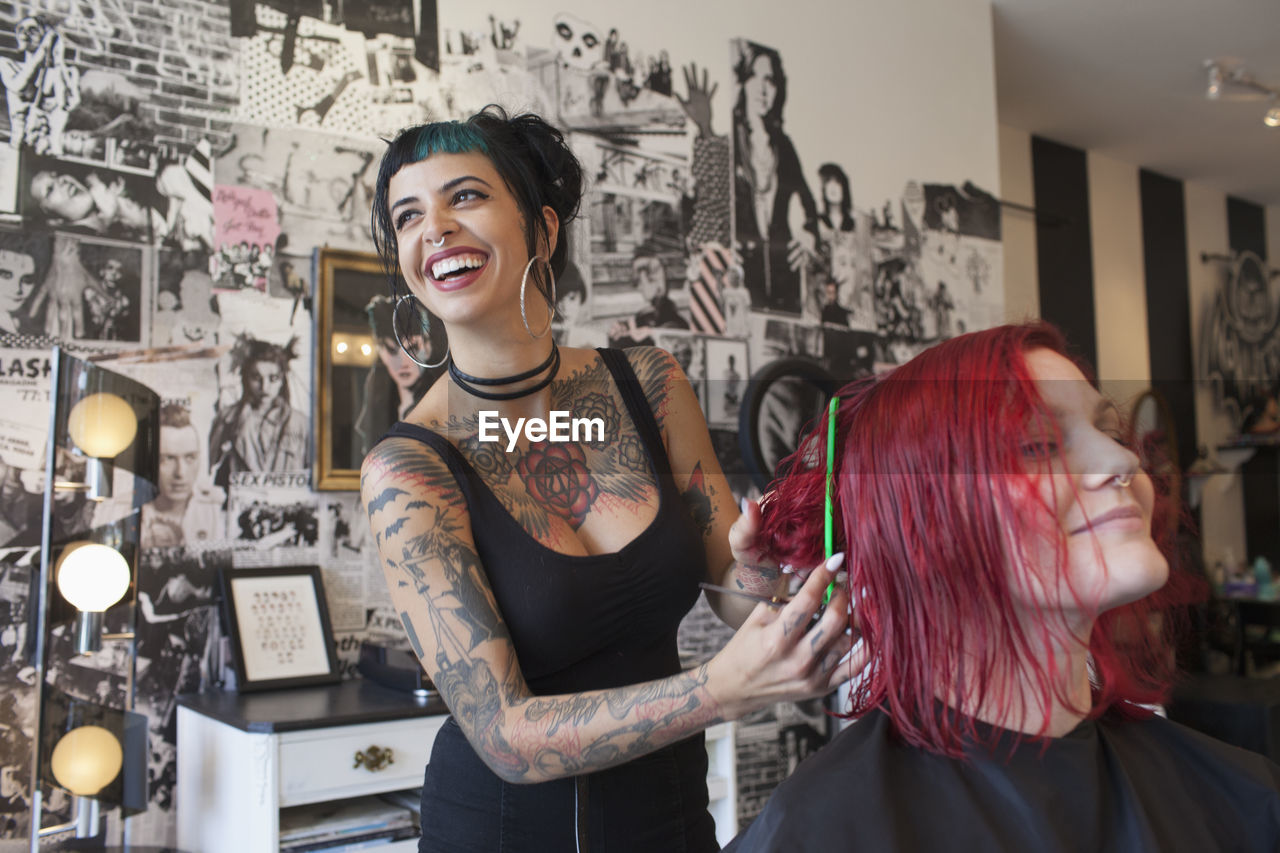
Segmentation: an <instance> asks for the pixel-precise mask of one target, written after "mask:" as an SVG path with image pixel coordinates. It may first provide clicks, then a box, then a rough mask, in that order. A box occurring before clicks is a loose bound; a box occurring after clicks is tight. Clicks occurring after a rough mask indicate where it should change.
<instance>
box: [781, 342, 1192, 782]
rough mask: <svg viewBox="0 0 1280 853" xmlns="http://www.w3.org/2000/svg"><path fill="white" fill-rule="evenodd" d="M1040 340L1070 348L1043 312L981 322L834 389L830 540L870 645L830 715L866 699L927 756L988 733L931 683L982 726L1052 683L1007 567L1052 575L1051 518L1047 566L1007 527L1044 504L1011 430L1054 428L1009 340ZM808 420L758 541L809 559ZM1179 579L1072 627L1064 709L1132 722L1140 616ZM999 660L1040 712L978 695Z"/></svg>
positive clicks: (1170, 598) (1025, 577)
mask: <svg viewBox="0 0 1280 853" xmlns="http://www.w3.org/2000/svg"><path fill="white" fill-rule="evenodd" d="M1041 348H1043V349H1047V350H1051V351H1052V352H1055V353H1058V354H1060V355H1063V356H1064V357H1067V358H1071V356H1070V355H1069V354H1068V353H1067V351H1066V346H1065V342H1064V340H1063V338H1062V335H1061V334H1060V333H1059V332H1058V331H1057V330H1056V329H1054V328H1053V327H1051V326H1049V325H1047V324H1044V323H1027V324H1022V325H1010V326H999V327H996V328H992V329H987V330H984V331H980V332H973V333H970V334H966V335H962V336H960V337H957V338H953V339H951V340H949V341H946V342H944V343H941V344H938V345H937V346H935V347H932V348H930V349H928V350H925V351H924V352H922V353H921V354H920V355H918V356H916V357H915V358H913V359H912V360H910V361H909V362H907V363H905V364H903V365H901V366H899V367H897V368H895V369H894V370H893V371H892V372H890V373H888V374H886V375H884V376H881V377H879V378H876V379H868V380H863V381H861V382H857V383H854V384H852V385H849V386H847V387H846V388H844V389H843V390H842V391H841V392H840V397H841V401H840V406H839V414H838V421H837V428H836V460H835V478H836V486H835V489H834V495H833V500H834V506H835V515H836V539H837V543H836V550H844V551H845V553H846V559H845V566H846V567H847V568H848V571H849V587H850V589H851V590H853V591H854V593H855V601H856V600H857V594H858V593H859V592H861V594H862V596H863V597H862V599H861V601H860V602H857V607H858V614H859V623H860V627H861V630H862V637H863V642H865V643H866V644H867V650H868V651H869V653H870V659H871V664H870V666H869V667H868V668H867V669H866V670H865V671H864V672H863V674H862V677H861V679H860V680H858V681H857V682H856V684H855V689H854V691H853V695H852V706H851V708H850V710H849V712H848V716H852V717H857V716H861V715H863V714H865V713H867V712H868V711H870V710H872V709H873V708H877V707H883V708H884V709H885V711H886V712H887V713H888V714H889V715H890V717H891V719H892V721H893V725H894V728H895V730H896V732H897V733H898V734H899V736H900V737H901V738H902V739H903V740H904V741H905V742H907V743H909V744H912V745H914V746H919V747H922V748H925V749H928V750H930V751H933V752H937V753H941V754H944V755H949V756H954V757H960V756H961V755H963V751H964V745H965V744H966V743H973V742H983V741H986V740H988V739H991V740H994V739H995V738H996V737H997V736H998V732H997V731H994V730H992V729H990V728H989V727H979V726H978V725H977V724H976V722H975V720H974V719H973V718H971V717H969V716H966V715H964V714H960V713H958V712H955V711H953V710H950V709H944V708H943V706H942V705H941V704H940V703H939V702H938V701H937V700H938V697H939V694H940V691H950V696H951V698H950V700H949V704H950V705H951V706H953V707H962V708H978V707H983V708H985V709H986V710H987V712H988V714H989V713H990V712H991V710H992V709H994V711H995V714H996V717H997V718H998V720H997V722H1007V721H1016V720H1017V718H1018V715H1019V714H1020V713H1037V712H1040V711H1045V712H1047V711H1048V709H1049V708H1050V707H1051V706H1052V704H1053V700H1054V698H1055V691H1056V690H1058V689H1059V688H1058V687H1056V686H1055V685H1056V684H1057V683H1058V682H1055V680H1054V678H1053V671H1054V670H1055V668H1056V666H1057V665H1060V664H1062V663H1063V661H1062V660H1061V657H1060V656H1059V657H1058V658H1057V659H1055V657H1054V656H1053V654H1052V653H1051V654H1050V655H1048V656H1046V657H1045V658H1044V659H1042V658H1041V656H1038V655H1037V654H1036V653H1035V651H1036V650H1037V649H1043V648H1049V649H1054V648H1060V643H1055V642H1054V641H1055V640H1058V641H1061V640H1062V639H1063V638H1064V636H1065V633H1064V632H1065V630H1066V629H1065V628H1064V627H1063V626H1060V625H1056V624H1054V620H1053V619H1051V618H1048V617H1049V613H1048V611H1047V610H1046V609H1043V608H1042V609H1041V615H1043V616H1045V617H1046V618H1044V619H1040V620H1038V621H1037V620H1022V619H1019V618H1018V615H1017V613H1018V611H1017V609H1016V608H1015V604H1016V603H1017V602H1018V597H1017V592H1018V591H1019V586H1020V585H1025V586H1022V589H1023V590H1025V589H1026V588H1027V587H1028V586H1030V585H1031V584H1034V583H1035V581H1034V580H1031V579H1030V576H1031V575H1032V574H1033V571H1027V570H1025V569H1022V570H1015V571H1011V570H1010V567H1011V566H1019V567H1028V566H1030V567H1033V570H1034V573H1038V574H1039V575H1040V576H1041V577H1043V578H1044V579H1045V580H1046V582H1048V583H1050V584H1054V583H1057V580H1058V579H1059V578H1062V577H1065V565H1066V542H1065V538H1064V537H1063V535H1062V534H1061V533H1060V532H1057V530H1056V525H1055V530H1054V531H1053V532H1052V534H1051V535H1050V538H1049V540H1048V541H1049V544H1050V550H1051V551H1054V552H1055V553H1056V554H1057V564H1056V565H1054V566H1043V565H1038V566H1037V565H1036V563H1037V561H1038V560H1039V561H1041V562H1042V560H1040V558H1036V557H1033V556H1032V555H1034V554H1036V553H1037V546H1038V545H1040V544H1041V542H1042V541H1043V540H1041V538H1040V537H1041V536H1042V535H1044V534H1041V533H1040V532H1038V531H1037V530H1035V529H1034V528H1035V525H1034V524H1033V525H1032V528H1033V529H1032V531H1031V532H1028V531H1027V530H1026V529H1025V528H1026V526H1027V525H1026V524H1025V521H1026V520H1027V519H1028V518H1035V517H1036V516H1037V515H1038V517H1039V518H1040V519H1044V518H1053V517H1055V515H1053V513H1054V510H1055V508H1054V507H1053V506H1051V505H1046V504H1045V501H1044V499H1043V498H1042V497H1040V492H1039V490H1038V489H1037V488H1036V485H1035V479H1034V475H1033V474H1031V473H1028V471H1029V469H1033V468H1037V467H1038V465H1040V464H1045V465H1047V464H1048V460H1047V459H1046V458H1043V456H1042V455H1041V454H1042V453H1043V451H1042V450H1036V449H1034V448H1036V447H1042V445H1035V444H1029V443H1028V434H1029V431H1030V430H1031V429H1032V428H1035V429H1037V430H1040V431H1042V432H1046V433H1047V434H1048V435H1050V436H1056V437H1057V439H1058V440H1059V441H1060V440H1061V436H1060V432H1059V428H1058V425H1057V423H1056V421H1055V420H1054V419H1053V417H1052V416H1051V415H1050V413H1049V410H1048V408H1047V407H1046V406H1045V404H1044V402H1043V400H1042V399H1041V397H1040V395H1039V393H1038V391H1037V389H1036V384H1035V381H1034V379H1033V378H1032V376H1031V374H1030V371H1029V369H1028V367H1027V364H1026V359H1025V356H1026V354H1027V353H1028V352H1030V351H1032V350H1036V349H1041ZM1072 360H1073V361H1075V360H1074V359H1072ZM1076 363H1077V365H1078V362H1076ZM1082 372H1084V373H1085V375H1086V376H1088V375H1089V371H1087V370H1084V369H1083V368H1082ZM1091 381H1092V380H1091ZM825 420H826V419H825V418H823V419H822V424H821V426H819V427H815V428H814V429H813V430H812V431H811V432H809V433H808V435H806V437H805V438H804V440H803V441H802V443H801V445H800V448H799V449H798V450H797V451H796V453H795V454H794V455H793V456H792V457H790V458H788V459H787V460H785V461H784V463H783V466H780V470H784V471H788V472H789V473H788V474H787V475H786V476H785V477H783V478H782V479H780V480H778V481H776V482H775V483H774V488H773V490H772V492H771V493H770V494H768V495H766V497H765V499H764V501H763V502H762V509H763V513H764V522H763V526H762V530H761V537H762V538H761V540H760V541H761V542H762V544H763V546H764V548H765V550H766V551H767V552H769V553H771V554H773V555H775V556H776V557H777V558H778V559H779V560H780V561H782V562H790V563H792V564H795V565H816V564H817V563H818V562H819V561H820V559H821V557H822V541H823V533H822V528H823V504H824V487H825V474H826V425H825ZM1029 447H1030V448H1033V449H1032V450H1031V451H1030V453H1031V455H1030V456H1028V452H1029V451H1028V448H1029ZM1040 470H1047V469H1040ZM997 474H1002V475H1005V476H994V475H997ZM1161 485H1162V484H1161V483H1159V482H1157V483H1156V500H1157V508H1156V511H1155V513H1154V520H1153V530H1152V535H1153V536H1154V537H1155V538H1156V542H1157V544H1158V545H1159V547H1160V549H1161V551H1162V552H1163V553H1164V554H1165V556H1166V557H1167V558H1169V560H1170V577H1171V579H1172V578H1174V575H1175V574H1176V572H1175V567H1174V565H1173V547H1172V544H1173V536H1174V534H1175V532H1176V531H1174V530H1172V529H1168V528H1169V525H1168V524H1167V523H1161V522H1160V520H1161V519H1164V518H1169V517H1170V516H1169V514H1168V513H1167V512H1163V511H1161V507H1162V505H1163V506H1167V503H1166V502H1167V501H1168V500H1169V499H1170V496H1169V495H1168V494H1167V493H1164V492H1163V490H1162V489H1161ZM1036 503H1038V504H1039V506H1036V505H1035V504H1036ZM1029 504H1030V505H1029ZM1041 513H1050V515H1048V516H1046V515H1043V514H1041ZM1020 520H1021V521H1020ZM1040 526H1041V527H1043V526H1044V525H1040ZM1189 588H1190V587H1189V585H1188V584H1186V583H1181V582H1177V581H1175V582H1174V583H1172V584H1170V585H1166V587H1165V588H1164V589H1162V590H1161V591H1159V592H1157V593H1153V594H1152V595H1148V596H1147V597H1145V598H1143V599H1141V600H1139V601H1136V602H1133V603H1131V604H1128V605H1124V606H1122V607H1116V608H1113V609H1110V610H1108V611H1106V612H1104V613H1102V614H1100V615H1099V616H1098V617H1097V618H1096V620H1095V621H1094V625H1093V629H1092V633H1091V635H1090V637H1089V638H1088V647H1089V651H1090V655H1091V658H1092V669H1091V678H1092V682H1093V706H1092V708H1091V709H1080V710H1082V711H1087V712H1088V713H1089V714H1090V715H1091V716H1100V715H1102V714H1104V713H1105V714H1112V715H1118V716H1120V717H1126V718H1141V717H1145V716H1149V714H1150V711H1149V710H1148V709H1146V708H1143V707H1141V705H1140V704H1139V703H1156V702H1160V701H1163V699H1164V698H1165V697H1166V696H1167V693H1168V688H1169V686H1170V685H1171V683H1172V680H1173V676H1174V671H1173V668H1174V663H1173V655H1172V653H1171V651H1170V649H1171V648H1172V645H1171V643H1170V642H1169V636H1168V633H1169V631H1170V630H1171V629H1172V628H1173V623H1174V621H1175V620H1173V619H1172V618H1169V617H1165V618H1160V617H1155V616H1154V614H1156V613H1163V612H1165V611H1167V610H1170V607H1169V605H1170V604H1171V603H1172V602H1174V601H1175V600H1176V601H1177V602H1178V603H1182V602H1185V601H1186V600H1187V598H1188V597H1189V596H1188V590H1189ZM1192 594H1194V593H1192ZM1076 595H1077V601H1078V602H1079V603H1081V604H1084V603H1085V602H1083V601H1081V599H1080V595H1079V593H1077V594H1076ZM1021 606H1022V607H1024V608H1025V607H1026V602H1025V601H1023V602H1022V603H1021ZM962 637H967V638H968V639H967V641H962V640H961V638H962ZM1014 673H1021V674H1022V675H1023V676H1024V677H1025V678H1029V679H1030V683H1031V684H1032V685H1033V687H1034V688H1035V689H1034V691H1033V693H1032V695H1033V696H1034V695H1036V694H1038V696H1039V700H1040V702H1041V708H1022V707H1021V705H1019V704H1018V700H1016V698H1015V697H1014V695H1013V694H1012V692H1011V691H1007V692H1005V693H1000V692H996V691H997V688H998V686H999V685H1006V686H1008V685H1011V684H1013V683H1014V682H1015V679H1014V678H1012V677H1010V676H1012V675H1013V674H1014ZM1059 698H1061V699H1062V700H1064V701H1069V698H1068V697H1066V696H1060V695H1059ZM1032 701H1034V699H1033V700H1032ZM988 718H989V717H988ZM1033 718H1034V717H1033ZM1045 720H1046V722H1045V727H1044V728H1042V729H1041V730H1040V732H1039V733H1038V734H1033V735H1032V736H1033V737H1041V736H1044V734H1045V731H1046V730H1047V725H1048V716H1047V713H1046V715H1045ZM1010 727H1014V726H1010ZM981 732H986V733H987V734H985V735H984V734H982V733H981Z"/></svg>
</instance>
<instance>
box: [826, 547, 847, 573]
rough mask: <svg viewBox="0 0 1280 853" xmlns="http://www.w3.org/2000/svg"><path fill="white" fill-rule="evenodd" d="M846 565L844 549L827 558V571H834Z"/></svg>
mask: <svg viewBox="0 0 1280 853" xmlns="http://www.w3.org/2000/svg"><path fill="white" fill-rule="evenodd" d="M843 565H844V551H837V552H835V553H834V554H832V555H831V556H830V557H828V558H827V563H826V567H827V571H829V572H834V571H835V570H836V569H838V568H840V567H841V566H843Z"/></svg>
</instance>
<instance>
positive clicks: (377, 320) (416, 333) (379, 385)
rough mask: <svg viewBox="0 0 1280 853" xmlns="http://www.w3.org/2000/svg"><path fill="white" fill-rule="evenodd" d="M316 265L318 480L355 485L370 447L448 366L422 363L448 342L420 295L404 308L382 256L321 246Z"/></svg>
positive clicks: (434, 358) (322, 486)
mask: <svg viewBox="0 0 1280 853" xmlns="http://www.w3.org/2000/svg"><path fill="white" fill-rule="evenodd" d="M316 268H317V274H316V297H317V298H316V312H315V316H316V334H315V346H316V358H315V366H316V376H315V389H316V393H315V429H314V430H313V434H314V436H315V458H316V464H315V480H316V483H315V487H316V489H318V490H324V491H342V490H355V489H358V488H360V463H361V462H362V461H363V460H364V456H365V454H366V453H368V452H369V449H370V448H371V447H373V445H374V444H375V443H376V442H377V441H378V439H379V438H380V437H381V436H382V434H383V433H385V432H386V431H387V430H388V429H389V428H390V427H391V425H392V424H394V423H395V422H396V421H398V420H400V419H402V418H403V417H404V416H405V415H406V414H407V413H408V411H409V409H411V408H413V405H414V404H415V403H417V402H418V400H420V399H422V395H423V394H424V393H426V390H427V388H428V387H430V385H431V383H432V382H434V381H435V380H436V378H437V377H438V376H439V375H440V374H441V373H442V372H443V370H444V368H443V367H437V368H426V367H423V366H422V364H434V363H436V362H438V361H440V360H441V357H442V356H443V353H444V350H445V347H446V346H447V344H446V343H445V341H444V334H443V331H442V330H441V329H440V323H438V322H437V323H434V324H425V323H424V320H425V319H426V314H425V313H424V312H423V311H421V306H420V305H419V304H418V302H417V300H414V299H406V300H405V301H404V303H403V304H402V305H401V306H400V311H399V312H398V313H397V311H396V304H395V303H394V302H393V301H392V299H391V296H390V295H389V294H390V289H389V288H388V286H387V276H386V273H385V272H383V269H382V262H381V261H379V260H378V257H377V255H373V254H368V253H362V252H348V251H341V250H335V249H319V250H317V257H316ZM401 288H402V289H401V292H402V293H403V292H405V291H404V289H403V285H401ZM397 335H398V336H399V338H398V339H397ZM401 341H403V342H404V344H405V346H407V347H408V348H409V349H408V351H406V350H405V349H404V348H402V347H401V346H400V342H401ZM411 356H412V357H411ZM418 362H421V363H422V364H419V363H418Z"/></svg>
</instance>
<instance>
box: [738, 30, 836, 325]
mask: <svg viewBox="0 0 1280 853" xmlns="http://www.w3.org/2000/svg"><path fill="white" fill-rule="evenodd" d="M738 44H739V45H740V53H739V57H738V62H737V64H736V65H735V66H734V74H735V76H736V77H737V80H738V100H737V103H736V104H735V105H734V107H733V157H734V213H735V218H734V224H735V228H736V233H735V234H734V237H735V239H736V240H737V241H738V244H739V251H741V253H742V268H743V273H744V277H745V283H746V286H747V290H748V291H750V293H751V304H752V307H755V308H765V309H770V310H775V311H786V312H788V313H792V314H798V313H799V312H800V277H801V268H802V267H803V266H804V264H805V261H806V259H807V258H808V257H809V256H811V255H812V254H813V249H814V246H815V242H814V241H815V240H816V238H817V235H818V225H817V220H818V210H817V206H816V205H815V204H814V201H813V194H812V193H810V192H809V187H808V185H806V184H805V182H804V172H803V171H801V169H800V158H799V156H798V155H797V154H796V149H795V146H794V145H792V144H791V138H790V137H788V136H787V135H786V133H784V132H783V130H782V108H783V106H784V105H785V104H786V101H787V78H786V75H785V74H784V73H783V71H782V57H781V56H779V55H778V52H777V51H776V50H774V49H772V48H768V47H764V46H762V45H758V44H756V43H755V42H750V41H740V42H738ZM793 199H798V200H799V202H800V205H801V207H802V209H803V215H804V223H805V225H804V231H803V232H801V234H798V235H794V236H793V235H792V233H791V224H790V218H789V213H790V206H791V202H792V200H793Z"/></svg>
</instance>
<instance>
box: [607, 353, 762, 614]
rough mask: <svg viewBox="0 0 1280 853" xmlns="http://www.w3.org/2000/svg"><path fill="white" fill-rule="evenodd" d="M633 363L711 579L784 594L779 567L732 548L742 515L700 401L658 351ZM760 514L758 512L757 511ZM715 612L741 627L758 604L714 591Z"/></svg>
mask: <svg viewBox="0 0 1280 853" xmlns="http://www.w3.org/2000/svg"><path fill="white" fill-rule="evenodd" d="M627 358H628V360H629V361H630V362H631V365H632V369H634V370H635V373H636V378H637V379H639V380H640V384H641V385H642V386H643V388H644V393H645V399H647V400H648V401H649V407H650V408H651V409H653V412H654V415H655V416H656V417H657V419H658V425H659V427H661V429H662V434H663V440H664V442H665V443H666V447H667V456H668V458H670V460H671V471H672V473H673V474H674V475H675V479H676V486H677V487H678V488H679V489H680V493H681V494H682V495H683V496H684V499H685V503H686V504H687V505H688V506H689V510H690V513H691V514H692V515H693V519H694V521H695V522H696V523H697V524H698V528H699V529H700V530H701V531H702V544H703V546H704V548H705V549H706V554H707V579H708V580H710V581H711V582H712V583H715V584H719V585H720V586H728V587H732V588H734V589H741V590H743V591H745V592H750V593H754V594H756V595H764V596H770V595H773V594H775V593H778V592H780V591H782V586H783V583H782V580H781V575H780V573H779V571H778V568H777V566H775V565H773V564H772V563H770V562H767V561H764V560H755V559H753V560H751V561H750V563H742V562H739V561H738V560H736V559H735V558H734V554H733V551H732V550H731V548H730V544H729V543H730V529H731V528H732V527H735V526H736V525H737V526H740V525H739V516H740V515H741V513H740V512H739V510H738V507H737V505H735V504H734V501H733V493H732V492H731V491H730V490H729V481H728V480H727V479H726V478H725V476H724V472H722V471H721V470H720V461H719V460H718V459H716V454H715V449H714V448H713V447H712V445H711V434H710V433H709V432H708V431H707V422H706V420H705V419H704V418H703V415H702V408H701V406H699V405H698V398H697V397H695V396H694V393H693V388H692V387H691V386H690V385H689V380H688V379H687V378H686V377H685V375H684V371H683V370H681V369H680V365H679V364H677V363H676V360H675V358H674V357H673V356H672V355H671V354H670V353H668V352H666V351H665V350H661V349H657V348H655V347H633V348H631V349H628V350H627ZM757 513H758V510H757ZM707 600H708V601H709V602H710V603H711V608H712V609H713V610H714V611H715V612H716V615H717V616H719V617H720V618H721V619H722V620H723V621H724V622H726V623H727V624H729V625H732V626H733V627H735V628H736V627H738V626H740V625H741V624H742V623H743V621H744V620H746V618H747V616H748V614H750V613H751V611H752V609H753V608H754V606H755V605H753V604H752V603H751V602H750V601H749V600H747V599H744V598H740V597H738V596H731V595H722V594H719V593H713V592H708V593H707Z"/></svg>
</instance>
